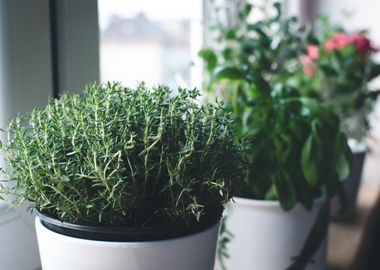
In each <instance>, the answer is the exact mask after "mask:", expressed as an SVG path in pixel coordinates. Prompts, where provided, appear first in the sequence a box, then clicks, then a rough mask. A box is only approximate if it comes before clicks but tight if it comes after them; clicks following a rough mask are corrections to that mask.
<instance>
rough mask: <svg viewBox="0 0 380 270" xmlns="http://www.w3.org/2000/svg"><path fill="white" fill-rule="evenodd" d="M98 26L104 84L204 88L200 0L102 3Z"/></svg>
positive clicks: (119, 0) (115, 0) (118, 0)
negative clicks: (200, 54) (200, 61)
mask: <svg viewBox="0 0 380 270" xmlns="http://www.w3.org/2000/svg"><path fill="white" fill-rule="evenodd" d="M99 24H100V76H101V81H102V82H106V81H120V82H122V83H123V84H124V85H127V86H136V84H137V83H138V82H140V81H145V82H146V83H147V84H148V85H155V84H158V83H164V84H168V85H169V86H171V87H177V86H182V87H193V86H200V84H201V67H200V65H199V64H197V61H199V60H198V59H197V52H198V50H199V49H200V48H201V46H202V0H182V1H177V0H161V1H149V0H139V1H125V0H114V1H108V0H99ZM194 61H195V64H194V63H193V62H194Z"/></svg>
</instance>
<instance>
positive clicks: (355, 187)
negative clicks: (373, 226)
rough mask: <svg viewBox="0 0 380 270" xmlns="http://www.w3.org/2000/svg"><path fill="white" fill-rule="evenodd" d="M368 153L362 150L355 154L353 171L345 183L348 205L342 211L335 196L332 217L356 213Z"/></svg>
mask: <svg viewBox="0 0 380 270" xmlns="http://www.w3.org/2000/svg"><path fill="white" fill-rule="evenodd" d="M366 154H367V151H361V152H357V153H354V154H353V161H352V162H353V163H352V172H351V175H350V176H349V177H348V178H347V180H346V182H345V183H344V189H345V191H346V195H347V203H348V207H347V209H346V210H345V211H343V212H342V211H341V210H340V205H339V200H338V199H337V198H334V200H332V202H331V209H330V216H331V218H332V219H336V220H339V219H345V218H346V217H350V216H352V214H354V211H355V206H356V199H357V196H358V191H359V187H360V182H361V178H362V172H363V165H364V161H365V156H366Z"/></svg>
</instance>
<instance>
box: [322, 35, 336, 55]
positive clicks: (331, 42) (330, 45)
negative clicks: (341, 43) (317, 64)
mask: <svg viewBox="0 0 380 270" xmlns="http://www.w3.org/2000/svg"><path fill="white" fill-rule="evenodd" d="M324 47H325V51H326V52H328V53H329V52H332V51H333V50H335V49H336V45H335V39H334V38H329V39H328V40H326V41H325V46H324Z"/></svg>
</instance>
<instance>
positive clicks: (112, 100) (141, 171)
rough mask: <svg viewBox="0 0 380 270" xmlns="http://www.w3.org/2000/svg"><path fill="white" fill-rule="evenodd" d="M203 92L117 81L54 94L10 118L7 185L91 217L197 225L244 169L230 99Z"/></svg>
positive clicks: (22, 195) (41, 203)
mask: <svg viewBox="0 0 380 270" xmlns="http://www.w3.org/2000/svg"><path fill="white" fill-rule="evenodd" d="M206 54H207V53H205V55H206ZM208 56H209V59H211V60H210V61H211V66H210V68H211V67H212V65H215V63H212V62H213V61H214V60H212V59H213V56H212V53H210V54H209V55H208ZM198 96H199V91H198V90H196V89H182V88H180V89H178V94H177V95H174V94H173V93H172V91H171V90H170V89H169V88H168V87H166V86H157V87H155V88H153V89H151V88H148V87H146V86H145V84H143V83H142V84H140V85H139V86H137V87H136V88H134V89H131V88H126V87H123V86H122V85H120V84H118V83H108V84H105V85H102V84H92V85H89V86H87V87H86V89H85V90H84V92H83V95H79V94H68V93H66V94H64V95H63V96H62V97H61V98H60V99H56V100H53V99H51V100H50V101H49V103H48V105H47V106H46V107H43V108H36V109H35V110H33V112H31V113H30V114H28V115H27V116H20V117H17V118H15V119H13V120H12V121H11V124H10V126H9V128H8V136H9V140H8V142H7V144H5V145H3V147H1V148H2V151H3V152H4V154H5V156H6V158H7V160H8V163H9V165H10V167H11V170H10V171H9V172H8V176H9V179H13V181H14V187H15V188H14V189H12V190H9V189H8V192H9V193H12V194H14V195H16V197H17V201H18V202H20V201H22V200H30V201H31V203H32V208H37V209H39V210H41V211H43V212H45V213H47V214H50V215H52V216H54V217H56V218H58V219H60V220H62V221H68V222H73V223H80V224H90V225H105V226H112V225H120V226H132V227H142V226H161V225H162V226H166V225H168V224H176V223H179V222H184V223H185V224H191V223H192V222H197V221H199V220H201V219H202V218H204V216H205V215H207V214H208V213H214V212H215V211H220V209H222V208H223V205H224V204H225V203H226V202H227V201H228V200H229V199H230V198H231V190H232V186H233V185H234V183H235V182H236V181H239V180H240V179H241V177H242V176H241V174H242V171H241V170H240V169H239V168H240V166H241V165H240V162H239V160H240V153H241V151H242V149H241V148H242V147H241V146H240V145H238V144H237V143H236V140H235V133H234V130H235V124H234V121H233V118H232V116H231V115H230V114H229V113H228V112H226V111H225V110H224V108H223V106H224V105H223V104H222V103H216V104H215V105H207V106H200V105H199V104H198V100H197V98H198ZM226 157H228V158H226ZM1 191H2V192H5V191H4V190H1Z"/></svg>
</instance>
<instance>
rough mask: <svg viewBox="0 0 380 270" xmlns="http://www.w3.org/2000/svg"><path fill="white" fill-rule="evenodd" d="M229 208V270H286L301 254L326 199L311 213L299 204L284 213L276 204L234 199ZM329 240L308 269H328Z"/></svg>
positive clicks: (319, 201) (315, 205) (316, 202)
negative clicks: (231, 236)
mask: <svg viewBox="0 0 380 270" xmlns="http://www.w3.org/2000/svg"><path fill="white" fill-rule="evenodd" d="M234 200H235V203H233V202H231V203H229V204H228V205H227V230H229V231H230V232H231V233H232V234H233V235H234V237H233V239H232V240H231V242H230V243H229V244H228V246H227V249H228V253H229V255H230V258H229V259H227V260H226V266H227V269H228V270H253V269H254V270H256V269H257V270H285V269H286V268H287V267H288V266H290V265H291V263H292V262H293V261H292V258H294V257H295V256H297V255H299V252H300V251H301V249H302V247H303V244H304V242H305V240H306V238H307V236H308V234H309V232H310V230H311V228H312V226H313V224H314V221H315V218H316V216H317V214H318V211H319V210H320V208H321V206H322V204H323V200H322V199H319V200H316V201H315V202H314V207H313V209H312V211H310V212H308V211H307V210H305V209H304V208H303V207H302V206H301V205H300V204H297V205H296V206H295V207H294V208H293V209H292V210H291V211H288V212H285V211H284V210H282V209H281V207H280V204H279V203H278V202H274V201H261V200H251V199H243V198H236V197H235V198H234ZM325 257H326V240H324V242H323V244H322V245H321V247H320V248H319V250H318V251H317V253H316V254H315V256H314V264H312V265H311V264H309V265H308V267H307V268H306V269H307V270H323V269H325Z"/></svg>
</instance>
